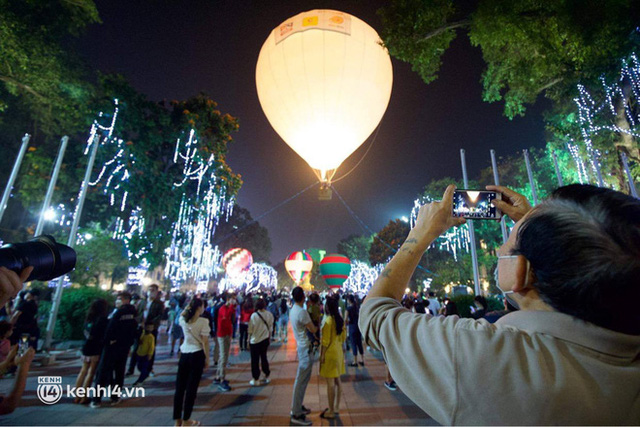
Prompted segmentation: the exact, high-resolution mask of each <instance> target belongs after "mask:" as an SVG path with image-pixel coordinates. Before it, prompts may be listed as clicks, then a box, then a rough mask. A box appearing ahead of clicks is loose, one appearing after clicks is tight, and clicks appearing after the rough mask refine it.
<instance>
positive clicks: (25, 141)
mask: <svg viewBox="0 0 640 427" xmlns="http://www.w3.org/2000/svg"><path fill="white" fill-rule="evenodd" d="M29 139H31V135H29V134H28V133H25V134H24V136H23V137H22V145H21V146H20V151H18V157H17V158H16V161H15V163H14V164H13V169H12V170H11V175H10V176H9V182H7V186H6V187H5V189H4V194H3V195H2V201H0V222H1V221H2V217H3V216H4V211H5V210H6V209H7V203H9V197H11V192H12V191H13V184H15V182H16V178H17V177H18V172H19V171H20V165H22V159H23V158H24V153H26V152H27V146H28V145H29Z"/></svg>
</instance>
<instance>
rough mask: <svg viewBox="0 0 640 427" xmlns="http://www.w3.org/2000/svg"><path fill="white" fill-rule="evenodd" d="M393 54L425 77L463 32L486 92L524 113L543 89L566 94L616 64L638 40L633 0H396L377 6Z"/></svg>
mask: <svg viewBox="0 0 640 427" xmlns="http://www.w3.org/2000/svg"><path fill="white" fill-rule="evenodd" d="M379 15H380V17H381V19H382V23H383V30H382V34H381V35H382V39H383V41H384V45H385V46H386V47H387V48H388V49H389V53H390V54H391V55H392V56H394V57H396V58H398V59H400V60H402V61H405V62H409V63H410V64H411V66H412V68H413V70H414V71H416V72H418V74H420V76H421V77H422V79H423V80H424V81H425V82H426V83H430V82H432V81H433V80H435V79H436V78H437V73H438V70H439V69H440V65H441V58H442V55H443V54H444V52H445V51H446V49H447V48H448V47H449V45H450V43H451V41H452V40H453V39H454V38H455V37H456V36H457V33H458V32H464V33H465V34H466V35H467V36H468V37H469V40H470V42H471V44H472V45H473V46H477V47H480V48H481V49H482V56H483V58H484V61H485V63H486V64H487V68H486V69H485V71H484V73H483V75H482V82H483V86H484V92H483V98H484V100H485V101H488V102H496V101H501V100H503V101H504V102H505V109H504V111H505V115H506V116H507V117H510V118H513V117H514V116H516V115H523V114H524V112H525V110H526V105H527V104H531V103H533V102H535V100H536V99H537V97H538V95H540V94H543V93H544V94H545V95H546V96H547V97H549V98H551V99H553V100H561V99H564V98H565V97H566V95H567V94H568V93H573V94H575V93H576V84H577V83H579V82H583V83H584V82H588V81H590V82H595V81H596V80H597V79H598V78H600V76H601V75H602V74H610V73H612V72H614V71H616V69H617V64H618V61H619V60H620V58H623V57H626V56H627V55H629V54H630V53H631V52H632V51H633V49H634V48H636V47H637V46H638V41H639V40H638V33H637V31H636V27H637V23H638V18H639V17H640V8H638V7H637V2H635V1H634V0H606V1H601V0H586V1H578V0H557V1H549V2H541V1H534V0H481V1H479V2H475V3H473V5H472V6H471V7H467V8H465V9H462V8H458V7H456V6H455V4H454V1H453V0H394V1H392V2H391V4H390V5H389V6H386V7H384V8H383V9H381V10H380V11H379Z"/></svg>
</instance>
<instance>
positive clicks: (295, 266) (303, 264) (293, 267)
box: [284, 252, 313, 284]
mask: <svg viewBox="0 0 640 427" xmlns="http://www.w3.org/2000/svg"><path fill="white" fill-rule="evenodd" d="M284 268H285V269H286V270H287V273H289V276H291V278H292V279H293V281H294V282H296V284H299V283H301V282H302V281H303V280H304V279H306V278H307V276H308V275H309V274H310V273H311V269H312V268H313V259H311V255H309V254H308V253H306V252H293V253H292V254H291V255H289V256H288V257H287V259H285V260H284Z"/></svg>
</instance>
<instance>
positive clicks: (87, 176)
mask: <svg viewBox="0 0 640 427" xmlns="http://www.w3.org/2000/svg"><path fill="white" fill-rule="evenodd" d="M91 141H92V142H91V144H93V146H92V147H91V154H90V156H89V162H88V163H87V169H86V171H85V173H84V179H83V180H82V184H81V186H80V194H79V195H78V204H77V205H76V212H75V214H74V215H73V224H72V225H71V233H70V234H69V240H68V241H67V246H69V247H71V248H73V247H74V246H75V245H76V238H77V235H78V225H79V224H80V217H81V216H82V208H83V207H84V201H85V199H86V197H87V190H88V188H89V181H90V180H91V170H92V169H93V164H94V162H95V160H96V154H97V152H98V146H99V145H100V137H99V135H98V131H97V130H95V131H94V134H93V136H92V137H91ZM65 278H66V276H63V277H60V278H59V279H58V285H57V287H56V293H55V295H54V297H53V300H52V303H51V313H50V314H49V322H48V323H47V336H46V338H45V341H44V348H45V349H47V350H48V349H49V348H51V339H52V338H53V330H54V328H55V325H56V317H57V315H58V310H59V309H60V301H61V300H62V289H63V285H64V282H65Z"/></svg>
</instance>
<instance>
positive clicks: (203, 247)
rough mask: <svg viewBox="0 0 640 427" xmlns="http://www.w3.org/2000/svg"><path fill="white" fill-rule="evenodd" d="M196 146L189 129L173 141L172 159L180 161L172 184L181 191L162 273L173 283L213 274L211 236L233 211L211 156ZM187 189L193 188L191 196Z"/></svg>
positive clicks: (215, 260)
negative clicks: (178, 176) (183, 137)
mask: <svg viewBox="0 0 640 427" xmlns="http://www.w3.org/2000/svg"><path fill="white" fill-rule="evenodd" d="M198 147H199V141H198V139H197V138H196V133H195V130H193V129H191V131H190V132H189V137H188V139H187V141H186V143H184V144H182V143H181V140H180V139H178V140H177V141H176V148H175V152H174V161H175V162H176V163H178V164H180V163H181V164H182V177H181V179H180V180H179V181H178V182H174V183H173V185H174V187H175V188H182V190H183V194H182V200H181V202H180V209H179V214H178V220H177V221H176V222H175V223H174V226H173V229H172V231H171V234H172V240H171V245H170V246H169V247H168V248H167V249H166V251H165V253H166V258H167V266H166V268H165V276H166V277H167V278H169V279H170V280H171V281H172V283H173V284H174V286H177V285H178V284H180V283H183V282H184V281H186V280H188V279H190V278H192V279H194V280H196V281H202V280H209V278H211V277H213V276H215V277H217V275H218V267H219V265H220V258H221V254H220V250H219V249H218V247H217V246H214V245H213V244H212V237H213V235H214V233H215V230H216V227H217V226H218V224H219V222H220V218H221V217H222V216H223V215H225V216H226V218H227V220H228V219H229V216H230V215H231V213H232V212H233V204H234V198H233V197H227V195H226V192H225V186H224V185H219V184H220V181H219V178H218V176H217V175H216V170H215V162H214V156H213V155H211V156H209V158H208V159H206V160H205V159H203V158H202V156H201V155H200V152H199V150H198ZM189 184H191V187H190V185H189ZM194 187H195V188H194ZM190 189H192V190H195V191H194V192H195V196H194V195H192V194H193V193H194V192H193V191H192V192H190V191H189V190H190Z"/></svg>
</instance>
